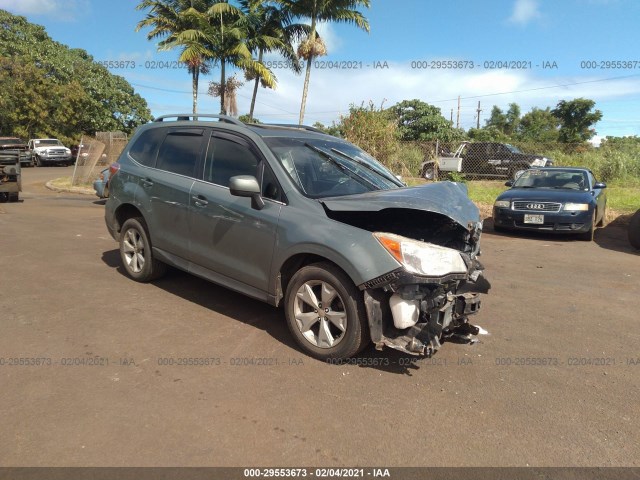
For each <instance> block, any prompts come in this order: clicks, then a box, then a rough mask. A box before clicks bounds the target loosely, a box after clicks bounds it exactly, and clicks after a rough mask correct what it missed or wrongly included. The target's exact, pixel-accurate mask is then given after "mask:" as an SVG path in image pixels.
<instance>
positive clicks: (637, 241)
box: [628, 210, 640, 250]
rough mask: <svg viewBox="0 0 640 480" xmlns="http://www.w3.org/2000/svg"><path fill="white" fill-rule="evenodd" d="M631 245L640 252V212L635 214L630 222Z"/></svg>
mask: <svg viewBox="0 0 640 480" xmlns="http://www.w3.org/2000/svg"><path fill="white" fill-rule="evenodd" d="M628 235H629V243H630V244H631V245H632V246H633V247H634V248H637V249H639V250H640V210H638V211H637V212H636V213H634V214H633V217H631V221H630V222H629V230H628Z"/></svg>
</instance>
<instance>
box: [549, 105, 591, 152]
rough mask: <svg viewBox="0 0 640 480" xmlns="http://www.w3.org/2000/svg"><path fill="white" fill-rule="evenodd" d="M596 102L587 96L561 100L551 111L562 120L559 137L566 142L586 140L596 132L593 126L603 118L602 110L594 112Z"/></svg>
mask: <svg viewBox="0 0 640 480" xmlns="http://www.w3.org/2000/svg"><path fill="white" fill-rule="evenodd" d="M595 104H596V102H594V101H593V100H589V99H587V98H576V99H574V100H569V101H567V100H560V101H559V102H558V104H557V105H556V108H554V109H553V110H551V113H552V114H553V115H554V116H555V117H556V118H557V119H558V121H559V122H560V132H559V135H558V136H559V139H560V141H561V142H564V143H581V142H586V141H587V140H589V139H590V138H591V137H593V136H594V135H595V134H596V131H595V129H593V128H591V127H592V126H593V125H594V124H595V123H597V122H599V121H600V120H601V119H602V112H601V111H600V110H595V111H593V112H592V109H593V107H594V106H595Z"/></svg>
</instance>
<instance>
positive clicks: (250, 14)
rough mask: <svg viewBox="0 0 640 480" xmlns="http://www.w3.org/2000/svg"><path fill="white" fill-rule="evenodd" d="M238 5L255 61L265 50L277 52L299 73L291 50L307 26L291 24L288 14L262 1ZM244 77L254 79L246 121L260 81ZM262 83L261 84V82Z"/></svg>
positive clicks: (242, 1)
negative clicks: (254, 54)
mask: <svg viewBox="0 0 640 480" xmlns="http://www.w3.org/2000/svg"><path fill="white" fill-rule="evenodd" d="M239 3H240V6H241V9H242V10H243V12H244V13H245V15H246V18H247V26H248V31H247V38H248V42H247V43H248V46H249V48H250V49H251V51H253V52H255V51H257V52H258V59H257V60H258V63H260V64H263V63H262V60H263V57H264V54H265V53H268V52H278V53H280V55H282V57H284V58H285V60H286V61H287V63H288V65H290V66H291V68H292V69H293V71H294V72H296V73H300V72H301V71H302V67H301V66H300V62H299V61H298V56H297V55H296V52H295V50H294V49H293V43H294V42H295V41H296V40H298V39H301V38H302V37H303V36H304V35H308V34H309V26H308V25H303V24H299V23H292V19H291V15H290V14H289V13H288V12H287V11H286V10H285V9H283V8H278V7H277V6H276V5H273V4H269V3H266V2H265V1H263V0H240V2H239ZM246 77H247V80H254V85H253V95H252V97H251V107H250V109H249V120H250V121H251V120H252V119H253V111H254V109H255V104H256V96H257V95H258V84H259V83H261V82H262V78H261V77H260V75H258V74H256V73H255V72H251V71H248V72H246ZM262 83H263V86H265V85H264V82H262Z"/></svg>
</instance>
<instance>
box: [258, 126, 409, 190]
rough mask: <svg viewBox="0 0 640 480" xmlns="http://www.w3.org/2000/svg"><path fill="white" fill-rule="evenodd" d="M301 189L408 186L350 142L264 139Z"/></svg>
mask: <svg viewBox="0 0 640 480" xmlns="http://www.w3.org/2000/svg"><path fill="white" fill-rule="evenodd" d="M264 140H265V142H266V143H267V145H268V146H269V148H271V151H272V152H273V153H274V155H275V156H276V158H277V159H278V160H279V161H280V163H281V164H282V166H283V167H284V169H285V170H286V171H287V173H288V174H289V176H290V177H291V179H292V180H293V181H294V182H295V183H296V185H297V187H298V189H299V190H300V191H301V192H302V193H303V194H304V195H306V196H308V197H311V198H323V197H336V196H342V195H353V194H356V193H365V192H370V191H373V190H389V189H392V188H400V187H404V184H403V183H402V182H401V181H400V180H398V179H397V178H396V177H395V176H394V175H393V174H392V173H391V172H390V171H389V170H387V169H386V168H385V167H384V166H383V165H382V164H380V163H379V162H378V161H377V160H375V159H374V158H373V157H372V156H371V155H369V154H367V153H366V152H364V151H363V150H361V149H359V148H358V147H356V146H355V145H351V144H349V143H345V142H340V141H332V140H324V139H309V138H286V137H270V138H265V139H264Z"/></svg>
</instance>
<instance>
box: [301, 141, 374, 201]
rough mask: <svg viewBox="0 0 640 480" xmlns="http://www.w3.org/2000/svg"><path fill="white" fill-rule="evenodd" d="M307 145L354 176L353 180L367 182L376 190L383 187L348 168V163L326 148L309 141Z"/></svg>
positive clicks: (351, 176) (362, 183)
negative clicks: (339, 159)
mask: <svg viewBox="0 0 640 480" xmlns="http://www.w3.org/2000/svg"><path fill="white" fill-rule="evenodd" d="M304 145H305V147H307V148H310V149H311V150H313V151H314V152H317V153H319V154H320V155H322V156H323V157H324V158H326V159H327V160H328V161H329V162H330V163H331V164H332V165H334V166H335V167H337V168H338V169H339V170H341V171H342V172H344V173H346V174H347V176H349V177H350V178H352V179H353V180H355V181H356V182H358V183H359V184H361V185H364V184H365V183H367V184H368V185H369V187H372V188H373V189H374V190H382V188H380V187H379V186H378V185H376V184H375V183H373V182H372V181H371V180H368V179H366V178H365V177H363V176H362V175H360V174H359V173H358V172H355V171H353V170H351V169H350V168H348V167H347V166H346V165H344V164H342V163H340V162H339V161H337V160H336V159H335V158H333V156H332V155H331V154H329V153H327V152H325V151H324V150H322V149H321V148H318V147H314V146H313V145H311V144H309V143H305V144H304Z"/></svg>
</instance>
